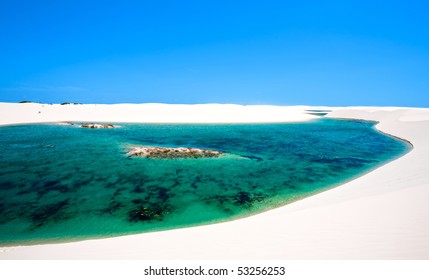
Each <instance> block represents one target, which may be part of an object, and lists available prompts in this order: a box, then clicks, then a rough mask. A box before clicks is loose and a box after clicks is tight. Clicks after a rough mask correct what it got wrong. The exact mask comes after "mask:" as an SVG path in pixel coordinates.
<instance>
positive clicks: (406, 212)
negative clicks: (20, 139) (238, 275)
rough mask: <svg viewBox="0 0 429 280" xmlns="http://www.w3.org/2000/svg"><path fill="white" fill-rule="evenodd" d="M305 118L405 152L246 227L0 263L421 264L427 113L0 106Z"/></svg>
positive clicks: (88, 113) (59, 250) (65, 248)
mask: <svg viewBox="0 0 429 280" xmlns="http://www.w3.org/2000/svg"><path fill="white" fill-rule="evenodd" d="M305 109H330V110H332V112H331V113H329V114H328V117H336V118H356V119H366V120H375V121H378V122H379V124H378V125H377V129H379V130H381V131H383V132H385V133H388V134H391V135H394V136H396V137H400V138H403V139H406V140H408V141H409V142H411V143H412V145H413V147H414V148H413V149H412V150H411V151H410V152H409V153H408V154H406V155H404V156H403V157H400V158H399V159H396V160H394V161H392V162H390V163H388V164H385V165H384V166H382V167H380V168H378V169H375V170H373V171H372V172H369V173H367V174H365V175H363V176H361V177H359V178H357V179H355V180H353V181H350V182H348V183H345V184H343V185H341V186H338V187H336V188H333V189H331V190H328V191H325V192H322V193H320V194H317V195H314V196H312V197H308V198H305V199H303V200H300V201H297V202H294V203H292V204H289V205H286V206H283V207H280V208H277V209H273V210H271V211H267V212H264V213H261V214H258V215H255V216H251V217H248V218H244V219H240V220H235V221H230V222H225V223H220V224H213V225H207V226H199V227H192V228H185V229H178V230H170V231H163V232H154V233H146V234H136V235H129V236H123V237H115V238H106V239H98V240H87V241H80V242H71V243H63V244H47V245H35V246H17V247H4V248H0V259H152V260H153V259H170V260H171V259H200V260H201V259H211V260H214V259H215V260H216V259H218V260H225V259H429V203H428V199H429V165H428V164H427V159H428V158H429V109H419V108H390V107H389V108H387V107H348V108H335V107H333V108H327V107H309V106H293V107H279V106H273V107H270V106H240V105H217V104H212V105H164V104H142V105H125V104H122V105H63V106H61V105H39V104H6V103H0V124H3V125H4V124H16V123H29V122H48V121H100V122H101V121H108V122H127V121H134V122H240V121H241V122H285V121H305V120H309V119H311V118H314V116H309V115H306V114H305V112H304V110H305ZM39 110H40V111H41V113H40V114H39V113H38V111H39ZM219 112H221V113H219ZM177 114H180V115H177ZM255 114H256V115H255ZM131 119H132V120H131Z"/></svg>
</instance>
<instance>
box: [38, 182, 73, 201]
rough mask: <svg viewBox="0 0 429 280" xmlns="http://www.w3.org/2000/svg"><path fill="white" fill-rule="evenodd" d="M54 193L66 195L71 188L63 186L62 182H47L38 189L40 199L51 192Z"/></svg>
mask: <svg viewBox="0 0 429 280" xmlns="http://www.w3.org/2000/svg"><path fill="white" fill-rule="evenodd" d="M54 191H57V192H60V193H66V192H69V188H68V187H66V186H64V185H62V184H61V182H60V181H47V182H45V183H44V184H43V185H42V186H41V187H38V190H37V194H38V195H39V197H41V196H43V195H45V194H47V193H49V192H54Z"/></svg>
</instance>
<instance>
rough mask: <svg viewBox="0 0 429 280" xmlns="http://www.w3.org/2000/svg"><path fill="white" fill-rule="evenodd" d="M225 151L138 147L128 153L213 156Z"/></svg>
mask: <svg viewBox="0 0 429 280" xmlns="http://www.w3.org/2000/svg"><path fill="white" fill-rule="evenodd" d="M222 154H223V153H222V152H219V151H214V150H203V149H196V148H183V147H180V148H165V147H136V148H133V149H132V150H131V151H130V152H128V153H127V155H129V156H137V157H146V158H166V159H174V158H213V157H219V156H221V155H222Z"/></svg>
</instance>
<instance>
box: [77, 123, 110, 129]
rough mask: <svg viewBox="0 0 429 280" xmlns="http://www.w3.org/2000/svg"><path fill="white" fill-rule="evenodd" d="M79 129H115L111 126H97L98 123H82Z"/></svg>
mask: <svg viewBox="0 0 429 280" xmlns="http://www.w3.org/2000/svg"><path fill="white" fill-rule="evenodd" d="M80 127H83V128H115V126H114V125H113V124H98V123H84V124H82V125H81V126H80Z"/></svg>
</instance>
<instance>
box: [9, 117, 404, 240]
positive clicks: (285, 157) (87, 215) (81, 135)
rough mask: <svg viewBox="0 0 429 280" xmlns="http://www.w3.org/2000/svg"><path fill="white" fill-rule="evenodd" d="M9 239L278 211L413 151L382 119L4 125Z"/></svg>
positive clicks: (119, 231)
mask: <svg viewBox="0 0 429 280" xmlns="http://www.w3.org/2000/svg"><path fill="white" fill-rule="evenodd" d="M144 145H150V146H165V147H181V146H182V147H196V148H207V149H213V150H220V151H223V152H225V153H226V155H225V156H223V157H220V158H207V159H172V160H169V159H146V158H130V157H127V156H126V152H127V151H128V150H129V149H130V148H131V147H134V146H144ZM0 149H1V151H2V154H1V156H0V243H1V244H3V245H5V244H27V243H28V244H34V243H47V242H59V241H65V240H74V239H88V238H95V237H104V236H116V235H123V234H130V233H137V232H147V231H155V230H164V229H171V228H178V227H185V226H191V225H200V224H205V223H213V222H218V221H224V220H228V219H234V218H238V217H242V216H246V215H251V214H253V213H257V212H261V211H264V210H268V209H270V208H273V207H278V206H280V205H284V204H287V203H290V202H292V201H294V200H297V199H300V198H303V197H306V196H309V195H312V194H315V193H317V192H320V191H322V190H325V189H327V188H330V187H333V186H335V185H338V184H340V183H342V182H344V181H346V180H350V179H352V178H354V177H356V176H359V175H360V174H362V173H364V172H367V171H369V170H371V169H373V168H375V167H377V166H380V165H381V164H384V163H386V162H388V161H389V160H392V159H394V158H396V157H399V156H400V155H402V154H404V153H405V152H407V151H408V149H409V147H408V145H407V144H406V143H405V142H403V141H399V140H397V139H394V138H392V137H389V136H386V135H384V134H381V133H379V132H377V131H376V130H375V129H374V123H372V122H365V121H346V120H335V119H319V120H316V121H311V122H305V123H286V124H229V125H215V124H207V125H200V124H198V125H189V124H181V125H176V124H175V125H168V124H120V127H119V128H115V129H84V128H80V127H78V126H58V125H47V124H41V125H19V126H6V127H0Z"/></svg>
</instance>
